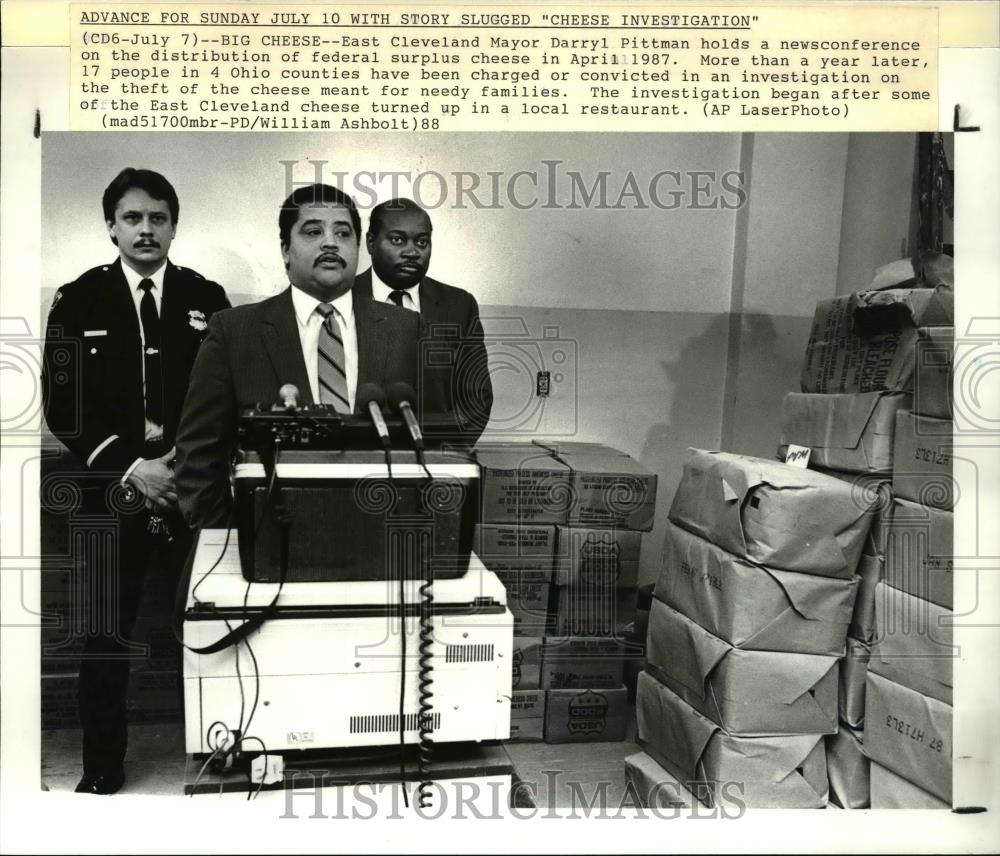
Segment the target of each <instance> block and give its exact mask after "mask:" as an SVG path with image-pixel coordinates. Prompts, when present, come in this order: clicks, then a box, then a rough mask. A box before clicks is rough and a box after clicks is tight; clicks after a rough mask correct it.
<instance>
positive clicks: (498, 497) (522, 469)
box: [475, 443, 570, 524]
mask: <svg viewBox="0 0 1000 856" xmlns="http://www.w3.org/2000/svg"><path fill="white" fill-rule="evenodd" d="M475 457H476V462H477V463H478V464H479V467H480V473H481V479H480V494H481V496H482V508H483V512H482V522H483V523H530V524H544V523H565V522H566V515H567V512H568V510H569V496H570V484H569V475H570V471H569V467H567V466H566V465H565V464H563V463H561V462H560V461H557V460H556V459H555V458H553V457H552V456H551V455H549V454H548V453H546V451H545V450H544V449H540V448H539V447H538V446H535V445H532V444H531V443H507V444H495V445H494V444H491V445H484V446H477V447H476V449H475Z"/></svg>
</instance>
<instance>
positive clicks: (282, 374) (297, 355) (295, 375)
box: [261, 286, 314, 404]
mask: <svg viewBox="0 0 1000 856" xmlns="http://www.w3.org/2000/svg"><path fill="white" fill-rule="evenodd" d="M261 309H262V314H261V338H262V339H263V341H264V348H265V350H266V351H267V355H268V358H269V359H270V360H271V366H272V367H273V368H274V374H275V376H276V377H277V379H278V384H279V386H280V385H282V384H286V383H294V384H295V385H296V386H297V387H298V388H299V403H300V404H313V403H314V402H313V397H312V389H311V388H310V386H309V374H308V373H307V372H306V361H305V357H303V356H302V341H301V339H300V338H299V327H298V322H297V321H296V320H295V307H294V305H293V304H292V289H291V286H289V287H288V289H287V290H286V291H284V292H282V293H281V294H279V295H278V296H277V297H274V298H272V299H271V300H268V301H267V303H266V304H265V305H263V306H262V307H261ZM274 397H275V399H277V397H278V390H277V389H275V391H274Z"/></svg>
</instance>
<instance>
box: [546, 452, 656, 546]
mask: <svg viewBox="0 0 1000 856" xmlns="http://www.w3.org/2000/svg"><path fill="white" fill-rule="evenodd" d="M539 448H545V449H547V451H549V452H550V454H552V455H553V456H554V457H555V459H556V460H558V461H560V462H561V463H563V464H565V465H566V466H567V467H568V468H569V470H570V488H571V494H572V501H571V504H570V508H569V515H568V518H567V520H566V522H567V523H569V524H570V525H571V526H600V527H604V526H614V527H618V528H621V529H635V530H639V531H643V532H648V531H649V530H650V529H652V528H653V514H654V512H655V510H656V486H657V477H656V475H655V474H654V473H651V472H650V471H649V470H647V469H646V468H645V467H644V466H643V465H642V464H640V463H639V462H638V461H636V460H635V459H634V458H631V457H629V456H628V455H626V454H625V453H623V452H619V451H618V450H616V449H610V448H607V447H600V446H599V445H597V444H590V443H586V444H576V443H559V444H550V445H549V446H547V447H545V446H540V447H539Z"/></svg>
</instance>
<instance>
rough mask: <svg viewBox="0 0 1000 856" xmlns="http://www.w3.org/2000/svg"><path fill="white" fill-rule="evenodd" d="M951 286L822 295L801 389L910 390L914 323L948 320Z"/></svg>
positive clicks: (951, 311)
mask: <svg viewBox="0 0 1000 856" xmlns="http://www.w3.org/2000/svg"><path fill="white" fill-rule="evenodd" d="M953 304H954V297H953V294H952V292H951V291H947V290H944V289H941V290H936V289H928V288H916V289H911V288H893V289H888V290H884V291H862V292H858V293H856V294H846V295H841V296H839V297H833V298H830V299H828V300H821V301H820V302H819V303H818V304H817V305H816V312H815V314H814V315H813V324H812V329H811V330H810V334H809V343H808V344H807V345H806V356H805V361H804V363H803V365H802V374H801V376H800V385H801V391H802V392H810V393H825V394H831V393H856V392H876V391H880V390H893V391H909V390H910V389H912V387H913V369H914V365H915V362H916V360H915V353H916V350H917V343H918V333H917V328H918V327H921V326H931V325H934V324H951V323H952V322H953V319H954V305H953Z"/></svg>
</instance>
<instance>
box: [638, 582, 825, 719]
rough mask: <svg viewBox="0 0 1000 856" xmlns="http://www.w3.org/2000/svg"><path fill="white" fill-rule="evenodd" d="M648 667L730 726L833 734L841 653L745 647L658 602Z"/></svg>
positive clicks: (653, 614) (696, 706) (706, 713)
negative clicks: (717, 634)
mask: <svg viewBox="0 0 1000 856" xmlns="http://www.w3.org/2000/svg"><path fill="white" fill-rule="evenodd" d="M646 656H647V661H648V663H649V665H648V667H647V668H648V670H649V672H650V673H651V674H652V675H654V676H655V677H656V678H657V679H658V680H659V681H660V682H661V683H663V684H665V685H666V686H668V687H669V688H670V689H671V690H673V692H675V693H676V694H677V695H679V696H680V697H681V698H682V699H684V701H686V702H687V703H688V704H689V705H691V706H692V707H693V708H694V709H695V710H697V711H698V712H699V713H701V714H703V715H704V716H707V717H708V718H709V719H711V720H712V721H713V722H715V723H716V724H718V725H721V726H722V727H723V728H724V729H725V730H726V731H727V732H728V733H729V734H732V735H740V736H743V737H769V736H774V735H780V734H832V733H834V732H835V731H836V730H837V677H838V671H837V662H838V661H837V658H835V657H823V656H820V655H817V654H789V653H782V652H777V651H742V650H740V649H739V648H733V647H732V646H731V645H729V644H727V643H726V642H723V641H722V640H721V639H719V638H718V637H717V636H713V635H712V634H711V633H709V632H708V631H707V630H705V629H703V628H701V627H699V626H698V625H697V624H695V623H694V622H693V621H690V620H689V619H687V618H685V617H684V616H683V615H681V614H680V613H679V612H676V611H674V610H673V609H671V608H670V607H669V606H667V605H666V604H664V603H661V602H659V601H657V602H656V603H654V604H653V609H652V611H651V613H650V623H649V644H648V645H647V649H646Z"/></svg>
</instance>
